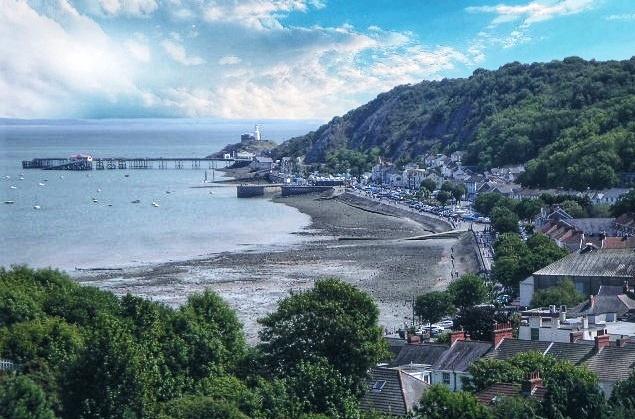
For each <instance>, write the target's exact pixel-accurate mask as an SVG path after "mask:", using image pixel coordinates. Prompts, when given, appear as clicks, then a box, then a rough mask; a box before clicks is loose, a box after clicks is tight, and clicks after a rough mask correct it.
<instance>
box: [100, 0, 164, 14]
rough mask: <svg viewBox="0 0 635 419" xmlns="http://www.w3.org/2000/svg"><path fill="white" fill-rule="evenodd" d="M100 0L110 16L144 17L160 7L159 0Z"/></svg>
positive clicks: (104, 10)
mask: <svg viewBox="0 0 635 419" xmlns="http://www.w3.org/2000/svg"><path fill="white" fill-rule="evenodd" d="M98 2H99V6H100V7H101V10H102V12H103V13H105V14H106V15H108V16H116V15H126V16H137V17H144V16H148V15H150V14H152V13H153V12H154V11H155V10H157V8H158V7H159V4H158V2H157V0H98Z"/></svg>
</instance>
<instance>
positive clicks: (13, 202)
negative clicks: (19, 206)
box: [4, 201, 15, 204]
mask: <svg viewBox="0 0 635 419" xmlns="http://www.w3.org/2000/svg"><path fill="white" fill-rule="evenodd" d="M4 203H5V204H15V201H4Z"/></svg>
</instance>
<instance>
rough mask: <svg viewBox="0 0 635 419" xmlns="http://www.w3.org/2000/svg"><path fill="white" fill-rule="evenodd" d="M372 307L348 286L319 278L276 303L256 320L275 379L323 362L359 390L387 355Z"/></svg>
mask: <svg viewBox="0 0 635 419" xmlns="http://www.w3.org/2000/svg"><path fill="white" fill-rule="evenodd" d="M378 317H379V310H378V309H377V306H376V305H375V302H374V301H373V300H372V299H371V298H370V297H369V296H368V295H367V294H365V293H363V292H361V291H359V290H358V289H357V288H355V287H353V286H352V285H349V284H346V283H344V282H342V281H340V280H337V279H322V280H319V281H317V282H316V283H315V286H314V287H313V289H311V290H308V291H305V292H301V293H298V294H293V295H291V296H290V297H287V298H285V299H283V300H282V301H280V303H279V304H278V309H277V310H276V311H275V312H273V313H271V314H269V315H267V316H266V317H264V318H263V319H260V320H259V323H260V324H261V325H262V326H263V328H262V330H261V331H260V340H261V344H260V348H261V350H262V351H263V353H264V354H265V361H266V362H267V364H268V365H269V367H270V368H271V370H272V372H273V373H274V374H276V375H284V374H285V371H290V370H291V369H292V368H293V367H294V366H295V365H298V364H300V362H303V361H304V362H318V360H319V359H326V360H327V361H328V362H329V363H330V364H331V365H332V366H333V368H334V369H335V370H336V371H338V372H339V373H340V374H342V376H344V377H346V378H347V379H349V380H350V382H351V383H352V385H353V386H358V385H359V384H361V382H362V381H363V380H364V378H365V376H366V371H367V370H368V368H370V367H371V366H373V365H375V364H376V363H377V362H379V361H380V360H382V359H384V358H385V356H386V355H387V347H386V343H385V342H384V339H383V333H382V329H381V328H380V327H379V325H378V324H377V321H378Z"/></svg>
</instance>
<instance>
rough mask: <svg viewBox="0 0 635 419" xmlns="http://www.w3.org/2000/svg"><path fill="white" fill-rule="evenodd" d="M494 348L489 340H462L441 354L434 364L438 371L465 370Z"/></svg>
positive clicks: (433, 366)
mask: <svg viewBox="0 0 635 419" xmlns="http://www.w3.org/2000/svg"><path fill="white" fill-rule="evenodd" d="M491 348H492V344H491V343H489V342H479V341H471V340H460V341H457V342H454V344H453V345H452V346H451V347H450V349H448V350H447V351H445V352H444V353H443V355H441V357H440V358H439V359H438V360H437V362H435V363H434V364H433V365H432V369H434V370H437V371H457V372H465V371H467V369H468V368H469V367H470V365H471V364H472V362H474V361H476V360H477V359H479V358H480V357H482V356H483V355H485V354H486V353H487V352H488V351H489V350H490V349H491Z"/></svg>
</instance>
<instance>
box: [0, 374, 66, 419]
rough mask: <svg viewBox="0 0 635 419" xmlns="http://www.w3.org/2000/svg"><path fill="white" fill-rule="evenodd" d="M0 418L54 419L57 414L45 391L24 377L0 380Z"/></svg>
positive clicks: (10, 377)
mask: <svg viewBox="0 0 635 419" xmlns="http://www.w3.org/2000/svg"><path fill="white" fill-rule="evenodd" d="M0 417H2V418H7V419H27V418H29V419H53V418H55V414H54V413H53V410H52V409H51V408H50V407H49V405H48V403H47V401H46V395H45V394H44V391H43V390H42V389H41V388H40V387H38V386H37V385H36V384H35V383H34V382H33V381H32V380H31V379H30V378H29V377H27V376H24V375H18V376H8V377H2V379H1V380H0Z"/></svg>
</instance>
